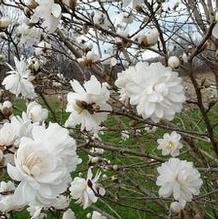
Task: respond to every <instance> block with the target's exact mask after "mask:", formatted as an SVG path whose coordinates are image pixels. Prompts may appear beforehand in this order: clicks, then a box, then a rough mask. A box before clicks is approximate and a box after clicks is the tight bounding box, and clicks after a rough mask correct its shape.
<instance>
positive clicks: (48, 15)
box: [31, 0, 61, 33]
mask: <svg viewBox="0 0 218 219" xmlns="http://www.w3.org/2000/svg"><path fill="white" fill-rule="evenodd" d="M36 2H37V3H38V6H37V7H36V9H35V12H34V14H33V16H32V18H31V21H32V22H33V23H37V22H38V21H39V20H40V18H42V19H43V23H42V27H44V28H46V30H47V31H48V32H50V33H52V32H54V31H55V30H56V29H57V27H58V24H59V21H60V19H61V6H60V5H59V4H56V3H55V2H54V0H36Z"/></svg>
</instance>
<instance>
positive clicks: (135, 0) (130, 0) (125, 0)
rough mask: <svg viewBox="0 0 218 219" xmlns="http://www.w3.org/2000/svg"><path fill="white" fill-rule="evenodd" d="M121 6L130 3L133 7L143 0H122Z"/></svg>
mask: <svg viewBox="0 0 218 219" xmlns="http://www.w3.org/2000/svg"><path fill="white" fill-rule="evenodd" d="M122 2H123V7H127V6H128V5H130V4H132V7H133V8H135V7H136V6H141V5H142V4H143V2H144V1H143V0H122Z"/></svg>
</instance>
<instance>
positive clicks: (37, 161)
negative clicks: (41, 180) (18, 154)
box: [22, 152, 43, 177]
mask: <svg viewBox="0 0 218 219" xmlns="http://www.w3.org/2000/svg"><path fill="white" fill-rule="evenodd" d="M42 163H43V161H42V159H41V157H39V156H37V154H36V153H33V152H32V153H30V154H29V155H28V156H27V158H26V159H25V161H24V163H23V164H22V167H23V170H24V172H25V173H26V174H27V175H29V176H33V177H34V176H38V175H39V174H40V173H41V166H42Z"/></svg>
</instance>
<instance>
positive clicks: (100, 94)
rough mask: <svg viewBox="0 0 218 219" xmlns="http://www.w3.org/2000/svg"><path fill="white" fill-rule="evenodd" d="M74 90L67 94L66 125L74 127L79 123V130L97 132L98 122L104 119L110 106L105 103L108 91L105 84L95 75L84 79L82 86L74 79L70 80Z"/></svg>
mask: <svg viewBox="0 0 218 219" xmlns="http://www.w3.org/2000/svg"><path fill="white" fill-rule="evenodd" d="M71 86H72V88H73V90H74V92H70V93H68V95H67V101H68V104H67V109H66V111H67V112H71V114H70V116H69V118H68V120H67V121H66V126H68V127H75V125H76V124H81V130H84V129H86V130H87V131H93V132H97V131H98V130H99V129H100V127H99V125H100V123H101V122H103V121H104V120H106V118H107V114H108V113H107V112H100V113H99V112H97V111H101V110H102V111H110V110H111V106H110V105H109V104H108V103H107V101H108V99H109V95H110V92H109V91H108V89H107V87H106V85H105V84H101V83H100V82H99V81H98V80H97V79H96V77H95V76H92V77H91V79H90V80H89V81H86V82H85V83H84V85H83V87H82V86H81V85H80V83H79V82H78V81H76V80H74V81H73V82H71Z"/></svg>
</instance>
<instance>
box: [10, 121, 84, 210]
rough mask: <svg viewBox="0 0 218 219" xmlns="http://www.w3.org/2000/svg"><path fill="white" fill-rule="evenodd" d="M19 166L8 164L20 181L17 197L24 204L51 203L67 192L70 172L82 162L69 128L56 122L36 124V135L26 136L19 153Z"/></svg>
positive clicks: (34, 129)
mask: <svg viewBox="0 0 218 219" xmlns="http://www.w3.org/2000/svg"><path fill="white" fill-rule="evenodd" d="M14 159H15V166H12V165H11V164H8V166H7V171H8V174H9V176H10V177H11V178H12V179H14V180H16V181H20V184H19V185H18V187H17V188H16V190H15V194H14V198H15V200H16V202H18V203H20V204H28V203H31V202H34V203H35V202H38V203H42V204H43V205H44V206H47V205H51V204H52V203H53V202H54V200H55V199H56V197H57V196H58V195H59V194H61V193H63V192H65V191H66V189H67V187H68V184H69V183H70V181H71V177H70V173H71V172H72V171H74V170H75V169H76V166H77V165H78V164H79V163H80V162H81V160H80V159H79V158H78V156H77V154H76V143H75V141H74V139H73V138H71V137H70V136H69V133H68V131H67V130H66V129H64V128H62V127H61V126H59V125H58V124H56V123H50V124H49V126H48V128H45V127H43V126H35V127H33V129H32V137H23V138H21V140H20V144H19V148H18V150H17V153H16V154H15V158H14Z"/></svg>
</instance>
